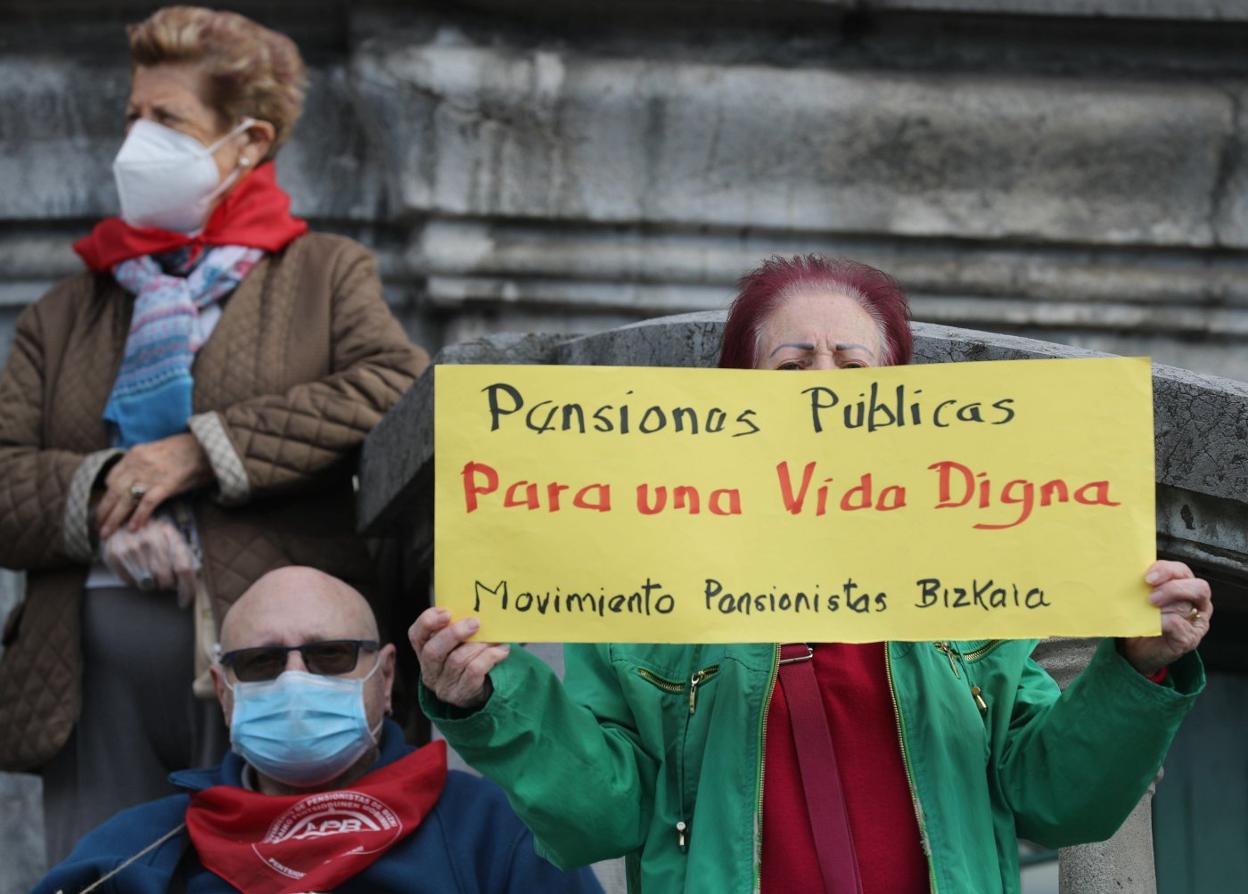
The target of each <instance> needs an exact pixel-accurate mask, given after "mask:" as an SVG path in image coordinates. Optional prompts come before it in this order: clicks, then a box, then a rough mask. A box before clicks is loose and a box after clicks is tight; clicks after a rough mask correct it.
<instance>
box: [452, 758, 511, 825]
mask: <svg viewBox="0 0 1248 894" xmlns="http://www.w3.org/2000/svg"><path fill="white" fill-rule="evenodd" d="M438 809H439V810H441V811H443V812H448V811H450V812H454V813H456V814H459V813H464V814H477V813H481V812H484V811H487V810H491V811H492V810H503V811H506V812H507V813H509V814H510V813H511V812H512V811H511V807H510V806H509V805H508V803H507V797H506V795H504V794H503V790H502V789H501V788H499V787H498V785H496V784H495V783H493V782H491V781H490V780H488V779H485V778H484V777H481V776H477V775H475V774H473V773H465V772H464V771H462V770H450V771H448V772H447V774H446V787H445V788H444V789H443V790H442V796H441V797H440V798H439V799H438ZM516 822H519V820H518V819H517V820H516Z"/></svg>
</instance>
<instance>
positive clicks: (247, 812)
mask: <svg viewBox="0 0 1248 894" xmlns="http://www.w3.org/2000/svg"><path fill="white" fill-rule="evenodd" d="M445 784H446V743H445V742H442V741H437V742H433V743H431V744H429V745H426V746H425V747H424V748H421V749H419V750H417V751H414V752H412V753H411V754H409V755H407V756H406V757H404V758H401V759H400V760H397V761H395V762H394V763H392V764H390V765H388V766H385V767H382V768H381V769H380V770H374V771H373V772H372V773H369V774H367V775H366V776H364V777H363V778H362V779H359V780H358V781H357V782H356V783H355V784H354V785H352V786H351V787H350V788H345V789H335V790H332V791H325V792H317V793H315V794H310V795H262V794H260V793H258V792H249V791H245V790H244V789H241V788H235V787H234V786H229V785H216V786H213V787H212V788H208V789H204V790H203V791H202V792H196V793H195V794H194V795H192V796H191V804H190V806H189V807H188V808H187V810H186V828H187V831H188V832H189V833H190V836H191V842H192V843H193V844H194V846H195V852H196V853H197V854H198V855H199V860H200V862H201V863H203V865H204V866H205V867H206V868H207V869H209V870H211V871H212V872H214V873H216V874H217V875H219V876H221V878H223V879H225V880H226V881H227V882H229V883H230V884H231V885H233V886H234V887H235V888H237V889H238V890H240V891H246V892H247V894H295V892H300V891H333V890H335V889H336V888H337V887H338V886H339V885H340V884H342V883H343V882H345V881H346V880H347V879H349V878H352V877H353V876H355V875H358V874H359V873H361V872H363V871H364V870H365V869H366V868H367V867H368V866H370V865H371V864H372V863H373V862H374V861H376V860H377V859H378V858H380V857H381V855H382V854H384V853H385V852H386V851H387V850H389V849H390V848H391V847H393V846H394V845H395V844H397V843H398V842H400V841H402V840H403V839H404V838H405V837H406V836H408V835H410V834H411V833H412V832H414V831H415V830H416V827H417V826H419V825H420V823H421V821H422V820H423V819H424V818H425V817H426V816H428V815H429V812H430V811H431V810H432V809H433V806H434V804H436V803H437V801H438V798H439V797H440V796H441V794H442V787H443V786H444V785H445Z"/></svg>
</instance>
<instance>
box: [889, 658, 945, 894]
mask: <svg viewBox="0 0 1248 894" xmlns="http://www.w3.org/2000/svg"><path fill="white" fill-rule="evenodd" d="M884 670H885V673H886V674H887V676H888V692H889V695H891V696H892V698H893V716H894V717H896V718H897V738H898V739H899V740H900V741H901V759H902V763H903V764H905V767H906V782H907V783H908V784H909V786H910V800H911V801H912V802H913V804H914V818H915V820H916V821H917V822H918V824H919V841H920V843H921V844H922V845H923V855H924V856H925V857H927V877H928V880H929V881H930V882H931V886H932V894H939V891H940V889H939V887H938V886H937V885H936V863H935V861H934V860H933V859H932V842H931V840H930V839H929V838H928V837H927V825H926V823H924V821H923V805H922V804H921V803H920V801H919V792H918V789H917V788H916V787H915V784H914V768H913V766H912V765H911V763H910V748H909V746H908V745H907V744H906V724H905V721H904V720H903V719H902V717H901V705H900V704H899V703H898V701H897V686H896V684H895V683H894V682H893V655H892V652H891V651H890V649H889V644H888V643H885V644H884Z"/></svg>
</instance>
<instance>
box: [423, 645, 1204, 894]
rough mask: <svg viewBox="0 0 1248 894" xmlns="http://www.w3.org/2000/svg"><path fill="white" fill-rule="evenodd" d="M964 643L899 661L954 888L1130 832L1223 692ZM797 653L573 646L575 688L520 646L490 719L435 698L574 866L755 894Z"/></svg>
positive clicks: (914, 751)
mask: <svg viewBox="0 0 1248 894" xmlns="http://www.w3.org/2000/svg"><path fill="white" fill-rule="evenodd" d="M948 645H949V646H950V647H951V649H952V654H947V653H946V652H945V651H942V650H941V649H940V648H938V646H937V644H934V643H900V642H898V643H890V644H889V645H888V652H887V655H888V672H889V678H890V682H891V684H892V690H893V695H894V707H895V710H896V715H897V722H898V728H899V731H900V736H901V742H902V751H903V755H904V757H905V761H906V766H907V769H908V775H909V777H910V780H909V781H910V786H911V791H912V793H913V795H914V803H915V811H916V814H917V816H918V821H919V831H920V835H921V838H922V840H923V844H924V849H925V851H926V853H927V855H928V863H929V867H930V869H931V881H932V889H933V892H936V894H968V892H973V894H989V892H1017V891H1018V890H1019V872H1018V843H1017V836H1022V837H1026V838H1030V839H1032V840H1034V841H1037V842H1040V843H1042V844H1046V845H1049V846H1052V847H1058V846H1065V845H1070V844H1076V843H1082V842H1088V841H1099V840H1103V839H1105V838H1108V837H1109V836H1110V835H1112V834H1113V833H1114V831H1115V830H1117V828H1118V826H1119V825H1120V824H1121V823H1122V821H1123V820H1124V819H1125V818H1126V816H1127V814H1128V813H1130V811H1131V809H1132V808H1133V807H1134V806H1135V804H1136V802H1137V801H1138V800H1139V799H1140V797H1141V796H1142V795H1143V793H1144V792H1145V790H1146V789H1147V787H1148V785H1149V783H1150V782H1152V780H1153V778H1154V776H1155V775H1156V773H1157V770H1158V768H1159V767H1160V765H1161V762H1162V759H1163V758H1164V757H1165V754H1166V750H1167V749H1168V747H1169V745H1170V741H1171V739H1172V737H1173V736H1174V733H1175V731H1176V729H1177V728H1178V725H1179V722H1180V721H1181V720H1182V718H1183V716H1184V715H1185V714H1186V713H1187V711H1188V710H1189V708H1190V707H1191V705H1192V702H1193V701H1194V699H1195V696H1196V694H1197V693H1198V692H1199V691H1200V690H1201V689H1202V688H1203V687H1204V672H1203V669H1202V667H1201V664H1200V660H1199V658H1197V657H1196V655H1195V654H1192V655H1189V656H1187V657H1185V658H1184V659H1183V660H1181V661H1179V662H1178V663H1176V664H1175V665H1174V666H1172V667H1171V669H1170V676H1169V678H1168V680H1167V682H1166V683H1165V684H1164V685H1157V684H1154V683H1152V682H1150V681H1149V680H1147V679H1145V678H1144V677H1143V676H1141V675H1140V674H1139V673H1137V672H1136V671H1135V670H1134V669H1133V668H1132V667H1131V666H1130V665H1129V664H1127V662H1126V661H1125V660H1123V659H1122V658H1121V656H1119V654H1118V653H1117V651H1116V649H1115V648H1114V644H1113V641H1112V640H1105V641H1103V642H1102V643H1101V644H1100V646H1099V647H1098V649H1097V651H1096V655H1095V657H1094V658H1093V660H1092V662H1091V664H1090V665H1089V666H1088V668H1087V669H1086V670H1085V671H1084V672H1083V673H1082V674H1080V676H1079V677H1078V678H1077V679H1076V680H1075V681H1074V682H1073V683H1072V684H1071V685H1070V687H1069V688H1068V689H1067V690H1066V691H1065V692H1064V693H1059V691H1058V688H1057V685H1056V684H1055V683H1054V682H1053V679H1052V678H1051V677H1050V676H1049V675H1048V674H1047V673H1046V672H1045V671H1044V670H1043V669H1042V668H1041V667H1040V666H1039V665H1037V664H1036V663H1035V662H1034V661H1032V660H1031V658H1030V654H1031V651H1032V648H1033V647H1034V645H1035V643H1034V641H1010V642H1007V641H992V642H987V643H952V644H948ZM777 652H778V650H777V647H775V646H772V645H689V646H635V645H601V646H568V647H566V649H565V655H566V664H567V666H566V673H565V678H566V681H567V682H566V685H565V684H561V683H560V681H559V679H558V678H557V677H556V676H555V674H554V672H553V671H551V670H550V668H549V667H547V666H546V665H545V664H544V663H543V662H541V661H540V660H539V659H537V658H536V657H534V656H533V655H532V654H530V653H529V652H527V651H526V650H524V649H513V650H512V653H511V655H510V656H509V657H508V658H507V659H506V660H504V661H503V662H502V663H501V664H500V665H498V666H497V667H496V668H495V669H494V670H493V671H492V672H491V674H490V678H491V680H492V682H493V687H494V690H493V694H492V695H491V697H490V700H489V701H488V702H487V703H486V704H485V706H484V707H482V708H480V709H479V710H477V711H475V712H470V713H469V712H462V711H458V710H457V709H454V708H451V707H450V706H448V705H445V704H442V703H440V702H438V701H437V700H436V698H434V696H433V695H432V693H431V692H429V691H428V690H423V691H422V693H421V698H422V703H423V706H424V708H425V711H426V713H427V714H428V715H429V717H430V718H431V719H432V720H433V721H434V722H435V723H437V725H438V727H439V728H440V729H441V730H442V732H443V733H444V734H445V735H446V738H447V740H448V741H449V742H450V744H451V745H452V746H453V747H454V748H455V749H456V750H457V751H459V753H460V754H461V755H462V756H463V757H464V758H465V759H466V760H467V761H468V762H469V763H470V764H472V765H473V766H474V767H476V768H478V769H479V770H481V771H482V772H483V773H484V774H485V775H487V776H489V777H490V778H492V779H493V780H495V781H496V782H498V783H499V784H500V785H501V786H502V787H503V789H504V790H505V791H506V792H507V795H508V798H509V799H510V801H511V803H512V806H513V807H514V808H515V809H516V811H517V812H518V813H519V815H520V817H521V818H522V819H523V820H524V822H525V823H526V824H527V825H528V826H529V828H531V829H532V830H533V834H534V838H535V839H536V841H537V846H538V850H539V852H540V853H542V854H543V856H545V857H546V858H547V859H549V860H551V861H552V862H554V863H555V864H556V865H558V866H561V867H572V866H581V865H584V864H586V863H591V862H594V861H598V860H604V859H608V858H612V857H618V856H621V855H625V856H627V865H628V877H629V888H630V890H631V891H634V892H636V891H644V892H646V894H652V892H695V891H696V892H701V891H713V892H717V894H718V892H749V891H755V890H757V889H758V879H759V873H758V862H759V849H760V841H761V828H762V823H761V807H762V800H763V798H762V779H763V753H764V752H763V740H764V737H765V736H766V733H767V731H766V716H767V705H768V702H769V699H770V694H771V690H772V687H773V685H774V681H775V676H776V659H777ZM955 668H956V669H957V673H956V674H955V672H954V669H955ZM972 687H979V689H980V694H981V696H982V698H983V699H984V701H985V702H986V704H987V709H986V711H981V709H980V708H979V707H978V706H977V702H976V700H975V698H974V695H973V694H972ZM681 823H683V824H684V825H683V827H680V826H678V824H681Z"/></svg>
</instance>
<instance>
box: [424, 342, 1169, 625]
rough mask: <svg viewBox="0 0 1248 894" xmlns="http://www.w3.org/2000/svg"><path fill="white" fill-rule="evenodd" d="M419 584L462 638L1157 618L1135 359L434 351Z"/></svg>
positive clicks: (1139, 366)
mask: <svg viewBox="0 0 1248 894" xmlns="http://www.w3.org/2000/svg"><path fill="white" fill-rule="evenodd" d="M435 389H436V390H435V408H436V409H435V426H436V427H435V448H434V449H435V469H436V471H435V478H436V495H435V511H436V519H435V528H436V530H435V591H436V594H437V602H438V604H440V605H443V606H446V607H448V608H449V609H450V610H451V611H452V613H453V614H454V616H456V617H463V616H467V615H475V616H477V617H478V618H480V619H481V630H480V632H479V634H478V638H481V639H485V640H495V641H564V642H777V641H778V642H801V641H810V642H815V641H826V642H870V641H875V640H886V639H893V640H942V639H960V640H971V639H990V638H1002V639H1004V638H1031V637H1042V636H1050V635H1059V634H1065V635H1071V636H1101V635H1156V634H1157V633H1158V632H1159V630H1160V622H1159V615H1158V612H1157V610H1156V609H1155V608H1153V607H1152V606H1150V605H1149V603H1148V587H1147V585H1146V584H1145V583H1144V581H1143V574H1144V571H1145V569H1146V567H1147V566H1148V564H1149V563H1150V562H1151V561H1152V560H1153V558H1154V507H1153V423H1152V379H1151V374H1150V365H1149V362H1148V360H1147V359H1089V360H1044V361H1029V360H1023V361H1002V362H991V363H952V364H939V365H932V366H904V367H886V368H881V369H869V370H865V369H864V370H840V371H832V372H827V373H818V372H803V373H800V374H791V373H787V372H759V371H753V370H720V369H653V368H639V367H553V366H439V367H438V368H437V371H436V380H435Z"/></svg>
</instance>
